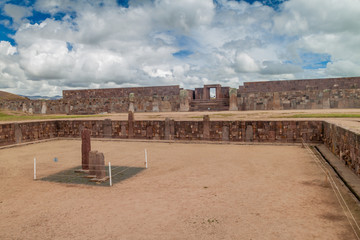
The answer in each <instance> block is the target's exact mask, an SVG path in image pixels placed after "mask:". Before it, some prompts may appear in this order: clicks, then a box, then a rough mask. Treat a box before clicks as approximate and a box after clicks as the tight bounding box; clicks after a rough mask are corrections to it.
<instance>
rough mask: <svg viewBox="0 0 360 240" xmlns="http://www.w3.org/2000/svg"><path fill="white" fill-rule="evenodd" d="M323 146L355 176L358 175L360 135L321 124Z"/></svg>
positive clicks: (334, 126) (359, 170)
mask: <svg viewBox="0 0 360 240" xmlns="http://www.w3.org/2000/svg"><path fill="white" fill-rule="evenodd" d="M323 126H324V130H323V135H324V139H323V140H324V144H325V145H326V146H327V147H328V149H330V151H331V152H332V153H334V154H335V155H336V156H337V157H339V158H340V160H341V161H343V162H344V164H345V165H347V166H348V167H349V168H350V169H352V170H353V171H354V172H355V173H356V174H357V175H360V135H359V134H357V133H355V132H353V131H351V130H348V129H345V128H343V127H340V126H337V125H335V124H331V123H328V122H324V123H323Z"/></svg>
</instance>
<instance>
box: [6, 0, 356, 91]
mask: <svg viewBox="0 0 360 240" xmlns="http://www.w3.org/2000/svg"><path fill="white" fill-rule="evenodd" d="M218 2H219V5H218V6H215V5H214V2H213V0H184V1H172V0H155V1H150V0H146V1H145V0H143V1H140V0H131V1H130V2H129V6H130V7H129V8H123V7H119V6H118V5H117V3H116V0H111V1H110V0H109V1H97V2H94V1H87V0H78V1H73V0H38V1H36V3H35V5H34V6H31V7H28V8H26V7H21V6H16V5H12V4H10V5H4V6H3V12H4V13H5V14H7V15H8V16H10V17H11V18H12V19H13V21H14V23H15V24H16V26H17V27H16V28H17V31H16V34H15V36H14V38H15V41H16V43H17V46H16V47H13V46H11V45H10V43H8V42H1V43H0V88H2V89H5V88H9V89H11V90H15V91H18V92H19V93H26V94H30V95H31V94H35V93H36V94H39V92H40V91H43V92H44V93H45V94H47V93H51V94H61V90H62V89H68V88H78V87H81V88H89V87H128V86H149V85H162V84H166V85H168V84H180V85H181V86H182V87H186V88H194V87H200V86H201V85H202V84H206V83H220V84H223V85H224V86H231V87H237V86H238V85H239V84H241V83H242V82H244V81H255V80H276V79H292V78H304V77H305V78H311V77H328V76H351V75H360V73H359V71H358V70H357V69H360V66H359V65H360V45H359V44H358V43H359V42H360V21H359V16H360V2H359V1H357V0H344V1H337V0H313V1H307V0H289V1H286V2H284V3H283V5H282V6H281V7H280V8H279V10H278V11H275V10H274V9H272V8H270V7H268V6H263V5H262V4H260V3H259V2H256V3H254V4H249V3H246V2H244V1H240V2H237V1H227V0H218ZM32 9H35V10H37V11H40V12H43V13H49V14H50V15H51V18H48V19H46V20H44V21H43V22H41V23H36V24H30V23H29V21H28V20H27V19H26V17H27V16H31V14H32ZM59 12H61V13H63V15H64V17H63V18H62V19H58V18H57V20H55V17H54V16H56V14H58V13H59ZM2 24H5V25H6V24H7V25H9V24H10V23H9V22H4V21H3V22H2ZM69 46H71V48H70V49H68V47H69ZM303 52H306V53H310V54H320V55H321V54H323V55H324V56H329V57H330V60H331V62H329V63H327V64H325V66H324V68H314V69H305V70H303V69H301V64H303V62H304V61H306V59H303V58H304V56H302V55H301V54H300V53H303ZM174 53H187V54H185V55H183V56H182V55H181V54H180V55H177V56H174V55H173V54H174ZM315 60H316V59H315ZM42 95H44V94H42Z"/></svg>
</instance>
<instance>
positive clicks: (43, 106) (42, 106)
mask: <svg viewBox="0 0 360 240" xmlns="http://www.w3.org/2000/svg"><path fill="white" fill-rule="evenodd" d="M46 110H47V106H46V102H42V105H41V114H46Z"/></svg>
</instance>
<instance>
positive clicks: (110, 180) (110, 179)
mask: <svg viewBox="0 0 360 240" xmlns="http://www.w3.org/2000/svg"><path fill="white" fill-rule="evenodd" d="M109 182H110V187H111V186H112V178H111V163H110V162H109Z"/></svg>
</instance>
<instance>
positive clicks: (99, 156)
mask: <svg viewBox="0 0 360 240" xmlns="http://www.w3.org/2000/svg"><path fill="white" fill-rule="evenodd" d="M95 175H96V178H97V179H103V178H104V177H106V171H105V157H104V154H103V153H102V152H97V153H96V165H95Z"/></svg>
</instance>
